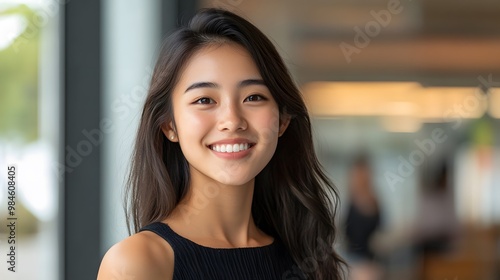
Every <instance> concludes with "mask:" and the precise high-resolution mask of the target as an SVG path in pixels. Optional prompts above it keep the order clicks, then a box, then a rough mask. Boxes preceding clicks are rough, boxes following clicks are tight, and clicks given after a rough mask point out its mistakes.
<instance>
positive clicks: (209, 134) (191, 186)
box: [98, 9, 344, 280]
mask: <svg viewBox="0 0 500 280" xmlns="http://www.w3.org/2000/svg"><path fill="white" fill-rule="evenodd" d="M127 194H128V203H127V205H126V209H127V214H128V215H127V216H128V218H129V219H130V220H131V221H132V225H130V224H129V228H130V227H132V232H133V233H134V234H133V235H132V236H130V237H128V238H127V239H125V240H123V241H121V242H120V243H118V244H116V245H115V246H113V247H112V248H111V249H110V250H109V251H108V252H107V253H106V255H105V257H104V259H103V261H102V264H101V267H100V270H99V275H98V279H99V280H105V279H341V278H342V276H343V265H344V263H343V261H342V260H341V258H340V257H339V255H338V254H337V253H336V252H335V250H334V249H333V243H334V240H335V236H336V228H335V225H334V216H335V211H336V208H337V203H338V196H337V193H336V190H335V189H334V187H333V185H332V183H331V182H330V181H329V179H328V178H327V177H326V176H325V174H324V173H323V171H322V169H321V167H320V164H319V162H318V160H317V158H316V155H315V152H314V149H313V141H312V135H311V124H310V119H309V116H308V112H307V109H306V106H305V105H304V102H303V99H302V97H301V95H300V93H299V91H298V89H297V87H296V86H295V85H294V83H293V81H292V79H291V77H290V74H289V72H288V70H287V69H286V67H285V65H284V63H283V61H282V59H281V58H280V56H279V54H278V52H277V51H276V49H275V48H274V46H273V45H272V43H271V42H270V41H269V39H267V38H266V37H265V35H264V34H262V32H261V31H259V30H258V29H257V28H256V27H255V26H253V25H252V24H251V23H249V22H248V21H246V20H245V19H243V18H241V17H239V16H237V15H235V14H233V13H230V12H228V11H224V10H218V9H205V10H201V11H200V12H198V13H197V14H196V15H195V17H194V18H193V19H192V20H191V22H190V23H189V25H188V26H187V27H184V28H181V29H180V30H177V31H176V32H174V33H173V34H172V35H171V36H170V37H168V38H167V40H166V41H165V43H164V45H163V46H162V48H161V51H160V56H159V59H158V62H157V64H156V67H155V70H154V73H153V77H152V82H151V87H150V90H149V93H148V96H147V99H146V102H145V105H144V110H143V112H142V118H141V121H140V126H139V131H138V134H137V141H136V146H135V150H134V153H133V158H132V166H131V171H130V177H129V181H128V189H127Z"/></svg>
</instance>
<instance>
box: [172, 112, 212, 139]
mask: <svg viewBox="0 0 500 280" xmlns="http://www.w3.org/2000/svg"><path fill="white" fill-rule="evenodd" d="M175 117H176V123H177V128H178V132H179V136H181V137H182V136H183V135H186V136H187V135H198V134H201V133H202V132H204V131H205V130H206V129H207V128H209V127H210V126H211V125H212V123H211V121H210V120H211V119H210V118H208V117H207V116H206V114H205V115H204V114H201V113H199V112H198V113H197V112H189V111H184V112H182V113H179V114H178V115H176V116H175Z"/></svg>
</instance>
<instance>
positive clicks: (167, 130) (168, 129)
mask: <svg viewBox="0 0 500 280" xmlns="http://www.w3.org/2000/svg"><path fill="white" fill-rule="evenodd" d="M161 131H162V132H163V135H165V137H167V139H168V140H170V141H172V142H178V141H179V140H178V138H177V133H176V132H175V129H174V125H173V123H172V122H169V123H165V124H163V125H162V126H161Z"/></svg>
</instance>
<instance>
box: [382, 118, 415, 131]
mask: <svg viewBox="0 0 500 280" xmlns="http://www.w3.org/2000/svg"><path fill="white" fill-rule="evenodd" d="M381 122H382V126H383V127H384V129H385V130H387V131H389V132H399V133H413V132H417V131H418V130H420V128H421V127H422V122H421V121H420V119H418V118H416V117H412V116H404V117H397V118H394V117H382V119H381Z"/></svg>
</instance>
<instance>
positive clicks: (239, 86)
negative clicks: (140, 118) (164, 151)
mask: <svg viewBox="0 0 500 280" xmlns="http://www.w3.org/2000/svg"><path fill="white" fill-rule="evenodd" d="M172 102H173V112H174V120H175V127H174V126H173V125H172V123H170V124H166V125H165V126H164V128H163V132H164V133H165V135H166V137H167V138H168V139H169V140H170V141H178V142H179V144H180V147H181V149H182V152H183V154H184V156H185V157H186V159H187V161H188V162H189V165H190V172H191V178H192V180H195V181H197V180H200V179H201V181H200V182H207V181H216V182H219V183H222V184H225V185H242V184H245V183H247V182H249V181H250V180H252V179H254V177H255V176H256V175H257V174H258V173H259V172H260V171H261V170H262V169H263V168H264V167H265V166H266V165H267V163H268V162H269V161H270V159H271V158H272V156H273V154H274V152H275V150H276V146H277V142H278V137H279V136H281V134H282V133H283V132H284V130H285V129H286V127H287V126H288V123H289V119H285V120H282V122H281V125H280V121H279V110H278V106H277V104H276V102H275V100H274V99H273V97H272V95H271V92H270V91H269V89H268V88H267V87H266V86H265V85H264V82H263V80H262V77H261V75H260V73H259V70H258V68H257V66H256V65H255V63H254V61H253V59H252V58H251V56H250V54H249V53H248V52H247V51H246V49H244V48H243V47H241V46H239V45H237V44H234V43H225V44H222V45H214V46H207V47H205V48H202V49H201V50H199V51H198V52H196V53H195V54H194V55H193V56H192V57H191V58H190V60H189V61H188V63H187V64H186V65H185V68H184V70H183V72H182V74H181V76H180V78H179V82H178V83H177V85H176V86H175V88H174V91H173V95H172ZM171 136H174V139H171Z"/></svg>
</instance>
